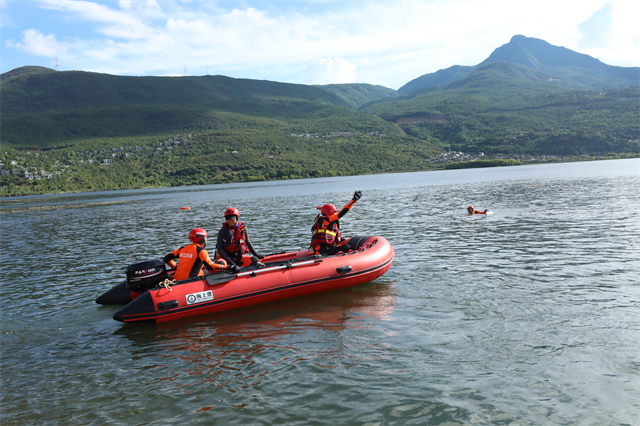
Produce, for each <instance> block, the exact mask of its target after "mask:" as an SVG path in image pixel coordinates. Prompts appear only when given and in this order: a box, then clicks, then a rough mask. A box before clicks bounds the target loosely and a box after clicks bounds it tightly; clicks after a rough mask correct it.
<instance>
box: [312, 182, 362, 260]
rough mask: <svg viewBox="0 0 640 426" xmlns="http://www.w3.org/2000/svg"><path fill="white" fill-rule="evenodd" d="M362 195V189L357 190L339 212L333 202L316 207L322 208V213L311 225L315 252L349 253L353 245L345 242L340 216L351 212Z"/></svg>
mask: <svg viewBox="0 0 640 426" xmlns="http://www.w3.org/2000/svg"><path fill="white" fill-rule="evenodd" d="M360 197H362V191H356V192H355V193H354V194H353V198H352V199H351V201H349V202H348V203H347V205H345V206H344V207H343V208H342V210H340V212H338V213H336V212H337V209H336V207H335V206H334V205H333V204H325V205H324V206H321V207H316V208H317V209H318V210H320V214H319V215H318V216H316V220H315V221H314V222H313V226H312V227H311V233H312V236H311V248H312V249H313V252H314V254H325V253H326V254H328V255H330V256H333V255H334V254H338V253H340V252H342V253H347V252H348V251H349V250H350V249H351V247H349V245H348V244H345V241H344V240H343V239H342V234H340V231H339V229H340V220H339V219H340V218H342V217H343V216H344V215H345V214H347V213H349V210H351V207H353V205H354V204H355V203H356V201H358V200H359V199H360Z"/></svg>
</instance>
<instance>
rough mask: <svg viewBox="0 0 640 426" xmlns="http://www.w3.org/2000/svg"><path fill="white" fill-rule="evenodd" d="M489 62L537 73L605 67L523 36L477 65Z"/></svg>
mask: <svg viewBox="0 0 640 426" xmlns="http://www.w3.org/2000/svg"><path fill="white" fill-rule="evenodd" d="M490 62H512V63H516V64H521V65H526V66H528V67H531V68H533V69H535V70H539V71H550V70H549V68H561V67H581V68H590V69H603V68H606V67H607V65H606V64H604V63H602V62H600V61H599V60H598V59H596V58H593V57H591V56H589V55H585V54H583V53H578V52H575V51H573V50H570V49H567V48H566V47H560V46H554V45H552V44H550V43H547V42H546V41H544V40H540V39H538V38H533V37H525V36H523V35H514V36H513V37H511V40H510V41H509V43H507V44H504V45H502V46H500V47H498V48H497V49H496V50H494V51H493V52H492V53H491V55H489V57H488V58H487V59H485V60H484V61H482V62H481V63H479V64H478V65H484V64H488V63H490Z"/></svg>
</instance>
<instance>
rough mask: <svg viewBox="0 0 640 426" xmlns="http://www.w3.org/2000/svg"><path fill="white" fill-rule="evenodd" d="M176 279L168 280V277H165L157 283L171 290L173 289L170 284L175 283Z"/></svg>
mask: <svg viewBox="0 0 640 426" xmlns="http://www.w3.org/2000/svg"><path fill="white" fill-rule="evenodd" d="M177 282H178V281H176V280H170V279H169V278H167V279H166V280H164V281H162V282H160V284H158V285H159V286H160V287H162V288H166V289H167V290H169V291H173V289H172V288H171V286H172V285H173V284H175V283H177Z"/></svg>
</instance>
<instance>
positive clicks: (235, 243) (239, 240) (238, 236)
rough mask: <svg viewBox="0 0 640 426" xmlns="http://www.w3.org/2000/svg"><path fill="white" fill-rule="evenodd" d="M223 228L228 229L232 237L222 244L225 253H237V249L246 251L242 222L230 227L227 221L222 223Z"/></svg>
mask: <svg viewBox="0 0 640 426" xmlns="http://www.w3.org/2000/svg"><path fill="white" fill-rule="evenodd" d="M222 227H223V228H227V229H230V230H231V232H232V233H233V239H232V240H231V241H229V244H228V245H226V246H224V247H223V248H224V250H225V251H226V252H227V253H237V252H238V251H239V252H240V253H242V254H245V253H248V252H249V249H248V248H247V243H246V241H247V234H246V232H245V226H244V222H238V226H236V227H235V229H234V228H231V227H230V226H229V225H227V223H226V222H225V223H223V224H222Z"/></svg>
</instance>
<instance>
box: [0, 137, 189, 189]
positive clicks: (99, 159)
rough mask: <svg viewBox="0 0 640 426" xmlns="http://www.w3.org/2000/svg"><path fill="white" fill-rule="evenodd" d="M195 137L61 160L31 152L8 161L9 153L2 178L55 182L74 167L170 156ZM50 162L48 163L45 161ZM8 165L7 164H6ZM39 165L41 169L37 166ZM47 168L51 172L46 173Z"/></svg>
mask: <svg viewBox="0 0 640 426" xmlns="http://www.w3.org/2000/svg"><path fill="white" fill-rule="evenodd" d="M190 137H191V135H190V134H189V135H187V134H184V135H182V136H179V135H177V136H175V137H171V138H169V139H167V140H166V141H164V142H160V143H159V144H158V146H157V147H155V148H152V147H150V146H145V147H141V146H134V147H131V146H127V147H123V146H121V147H119V148H111V149H110V150H109V149H106V150H91V151H72V152H71V153H70V154H63V155H62V156H61V157H60V158H54V157H52V156H51V157H50V155H49V154H46V153H43V152H37V151H35V150H27V151H25V152H24V155H25V156H24V157H18V158H14V159H7V158H5V157H6V156H7V155H8V153H6V152H5V153H4V156H3V158H2V161H1V162H0V175H2V176H6V175H10V174H13V175H21V176H22V177H24V178H25V179H26V180H40V179H51V178H52V177H55V176H59V175H61V174H63V173H68V172H70V171H71V170H72V166H74V165H78V164H83V165H88V164H95V165H102V166H108V165H111V164H114V162H116V161H118V160H122V159H125V158H130V157H134V156H136V157H145V156H154V155H162V154H169V153H171V152H172V151H173V149H174V148H176V147H177V146H185V145H188V143H189V138H190ZM45 159H46V160H45ZM5 162H6V163H7V164H5ZM37 164H39V166H38V165H37ZM45 167H47V168H48V169H49V170H45Z"/></svg>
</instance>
